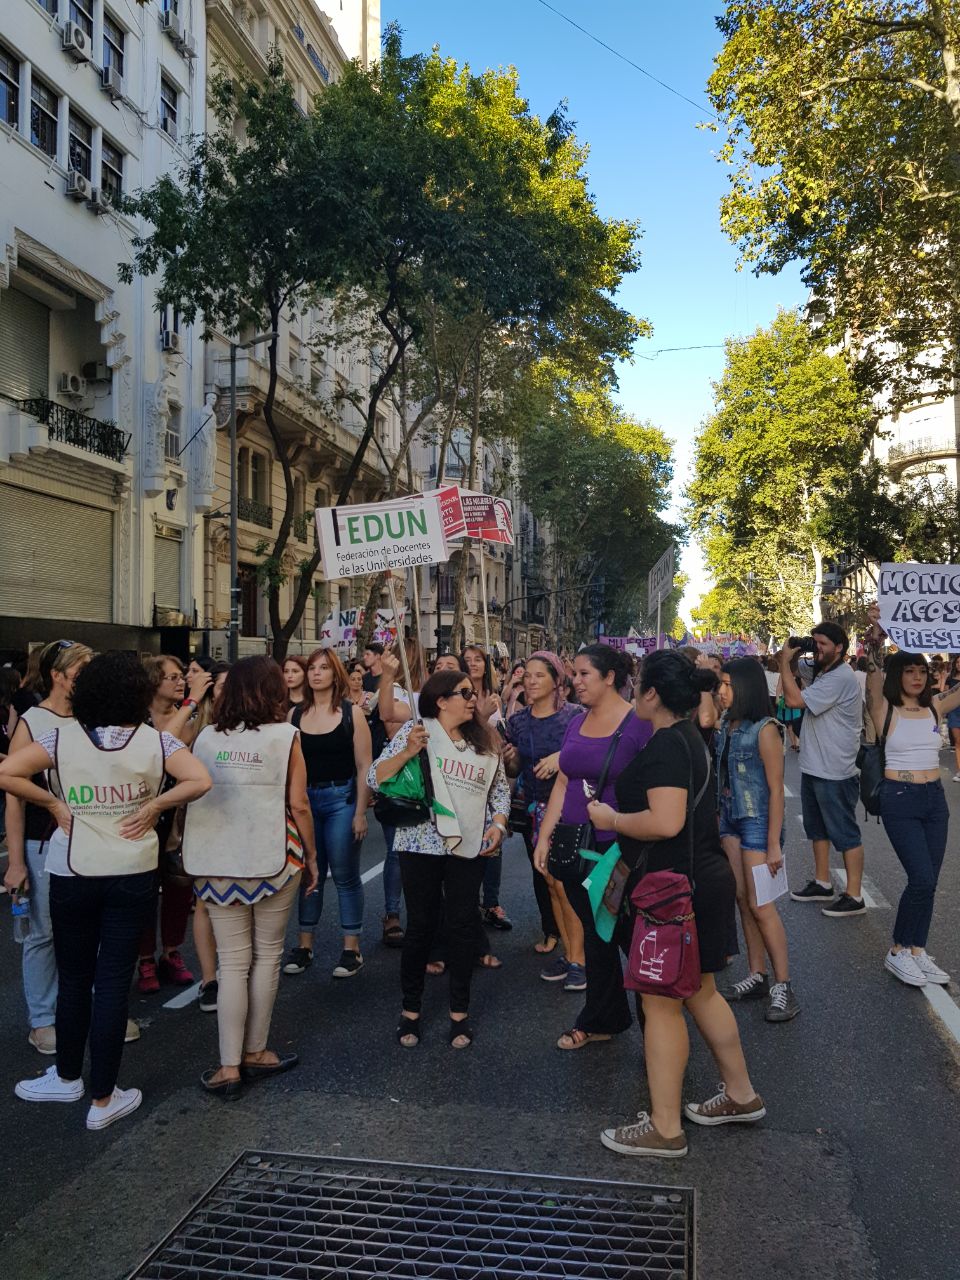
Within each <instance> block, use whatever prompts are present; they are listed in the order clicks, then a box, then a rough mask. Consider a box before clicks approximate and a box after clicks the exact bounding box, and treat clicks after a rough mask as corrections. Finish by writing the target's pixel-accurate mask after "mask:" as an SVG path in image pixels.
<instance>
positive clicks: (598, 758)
mask: <svg viewBox="0 0 960 1280" xmlns="http://www.w3.org/2000/svg"><path fill="white" fill-rule="evenodd" d="M584 719H585V717H577V719H576V720H573V721H571V722H570V724H569V726H568V727H567V732H566V734H565V735H564V739H563V746H562V747H561V748H560V768H561V769H562V770H563V772H564V773H565V774H566V777H567V792H566V795H565V796H564V798H563V810H562V812H561V814H560V821H561V822H575V823H581V822H586V821H587V820H588V818H587V797H586V796H585V795H584V791H583V783H584V780H586V781H587V782H588V783H589V784H590V785H591V786H592V787H595V786H596V785H597V782H598V781H599V778H600V774H601V772H602V770H603V762H604V760H606V758H607V752H608V751H609V749H610V738H611V737H612V736H613V735H612V734H611V735H609V736H608V737H606V738H585V737H584V736H583V734H582V733H581V732H580V729H581V726H582V725H583V722H584ZM652 737H653V730H652V728H651V727H650V725H649V724H648V723H647V721H646V720H641V719H640V718H639V717H638V716H637V715H636V714H635V713H633V712H631V713H630V714H629V715H628V716H627V719H626V721H625V722H624V724H623V732H622V733H621V735H620V741H619V743H618V744H617V749H616V751H615V753H614V756H613V759H612V760H611V762H610V768H609V769H608V770H607V780H606V782H605V784H604V788H603V795H602V796H598V797H597V798H598V799H600V800H602V801H603V802H604V804H609V805H612V806H613V808H614V809H616V807H617V797H616V793H615V791H614V783H615V782H616V780H617V778H618V777H619V775H620V773H621V772H622V771H623V770H624V769H625V768H626V767H627V765H628V764H629V763H630V761H631V760H633V759H634V757H635V756H636V755H637V754H638V752H640V751H642V750H643V748H644V747H645V746H646V745H647V743H648V742H649V741H650V739H651V738H652ZM615 838H616V837H615V833H614V832H613V831H598V832H597V839H598V840H613V839H615Z"/></svg>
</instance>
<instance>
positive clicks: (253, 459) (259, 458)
mask: <svg viewBox="0 0 960 1280" xmlns="http://www.w3.org/2000/svg"><path fill="white" fill-rule="evenodd" d="M250 497H251V498H252V499H253V500H254V502H263V503H265V502H266V501H267V459H266V458H265V457H264V456H263V454H262V453H253V452H251V454H250Z"/></svg>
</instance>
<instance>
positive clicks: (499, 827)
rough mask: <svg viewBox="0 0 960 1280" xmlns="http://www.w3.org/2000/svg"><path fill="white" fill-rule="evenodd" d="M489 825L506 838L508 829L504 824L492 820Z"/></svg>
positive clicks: (508, 832)
mask: <svg viewBox="0 0 960 1280" xmlns="http://www.w3.org/2000/svg"><path fill="white" fill-rule="evenodd" d="M490 825H491V826H492V827H496V828H497V830H498V831H502V832H503V834H504V835H505V836H508V835H509V834H510V828H509V827H508V826H507V825H506V823H503V822H497V821H496V819H494V821H493V822H491V824H490Z"/></svg>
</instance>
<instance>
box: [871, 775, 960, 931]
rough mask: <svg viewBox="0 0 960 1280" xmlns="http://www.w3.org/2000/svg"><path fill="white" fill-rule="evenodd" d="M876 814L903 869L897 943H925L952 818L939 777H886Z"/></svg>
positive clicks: (894, 929) (895, 925)
mask: <svg viewBox="0 0 960 1280" xmlns="http://www.w3.org/2000/svg"><path fill="white" fill-rule="evenodd" d="M880 820H881V822H882V823H883V829H884V831H886V833H887V835H888V836H889V838H890V843H891V844H892V845H893V851H894V853H895V854H896V855H897V857H898V858H899V859H900V862H901V863H902V865H903V869H904V871H906V873H907V887H906V888H905V889H904V891H903V894H902V895H901V898H900V905H899V907H898V908H897V919H896V922H895V923H894V926H893V940H894V942H895V943H897V944H898V946H901V947H925V946H926V945H927V934H928V933H929V932H930V920H931V918H932V917H933V899H934V895H935V894H936V892H937V880H938V879H939V876H940V867H941V866H942V864H943V855H944V851H945V850H946V847H947V825H948V823H949V820H950V812H949V810H948V808H947V798H946V796H945V795H944V794H943V783H942V782H893V781H892V780H891V779H890V778H884V780H883V783H882V785H881V787H880Z"/></svg>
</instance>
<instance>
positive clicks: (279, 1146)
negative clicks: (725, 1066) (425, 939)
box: [0, 752, 960, 1280]
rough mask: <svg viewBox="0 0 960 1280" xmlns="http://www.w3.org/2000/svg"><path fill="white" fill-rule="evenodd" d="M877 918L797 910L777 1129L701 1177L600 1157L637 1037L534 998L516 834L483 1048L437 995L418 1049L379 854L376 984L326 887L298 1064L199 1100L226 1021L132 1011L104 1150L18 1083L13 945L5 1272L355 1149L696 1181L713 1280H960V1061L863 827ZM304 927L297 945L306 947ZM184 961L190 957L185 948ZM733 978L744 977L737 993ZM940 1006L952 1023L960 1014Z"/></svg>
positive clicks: (768, 1040) (370, 922) (113, 1245)
mask: <svg viewBox="0 0 960 1280" xmlns="http://www.w3.org/2000/svg"><path fill="white" fill-rule="evenodd" d="M942 760H943V764H944V779H945V784H946V786H947V790H948V795H949V798H950V807H951V811H952V816H953V828H952V833H951V840H950V847H949V849H948V855H947V860H946V864H945V867H944V871H943V876H942V879H941V887H940V892H939V898H938V907H937V912H936V915H935V918H934V927H933V932H932V936H931V939H930V944H929V947H930V951H931V953H932V954H933V955H934V956H935V957H936V958H937V960H938V962H939V963H941V964H942V965H943V966H944V967H945V968H947V969H948V970H950V971H952V972H954V973H956V974H957V975H958V977H960V929H958V923H960V905H958V904H960V868H958V858H957V849H958V839H960V784H954V783H953V782H952V781H951V780H950V778H951V775H952V773H953V769H952V768H948V767H947V766H948V764H949V763H951V762H950V761H948V758H947V753H946V752H945V753H944V755H943V757H942ZM787 783H788V787H789V789H790V791H791V792H792V793H793V795H792V796H791V797H790V798H788V801H787V862H788V872H789V877H790V881H791V884H792V885H793V886H794V887H797V886H798V885H800V884H802V883H803V882H805V881H806V879H807V878H808V876H809V875H810V872H811V858H810V854H809V852H808V847H807V845H806V844H805V842H804V839H803V834H802V830H801V827H800V823H799V821H798V816H797V815H798V813H799V800H798V799H797V798H795V797H796V796H798V795H799V775H798V773H797V766H796V759H795V757H793V756H792V755H791V756H790V757H789V759H788V761H787ZM865 831H866V847H867V874H868V878H869V880H868V886H867V887H868V892H869V894H870V897H871V900H872V901H873V903H874V904H875V905H873V906H872V907H871V909H870V910H869V911H868V912H867V914H866V916H863V917H859V918H856V919H847V920H831V919H827V918H826V917H824V916H822V915H821V914H820V911H819V909H818V908H817V907H816V906H811V905H801V904H798V903H794V902H790V901H786V903H785V905H784V907H783V911H784V918H785V920H786V923H787V929H788V934H789V938H790V942H791V951H792V962H793V977H794V987H795V990H796V991H797V994H798V996H799V998H800V1001H801V1003H802V1006H803V1011H802V1013H801V1014H800V1016H799V1017H798V1018H797V1019H795V1020H794V1021H793V1022H792V1023H789V1024H786V1025H782V1026H771V1025H769V1024H767V1023H766V1022H764V1021H763V1016H762V1005H748V1006H744V1007H741V1008H739V1009H738V1013H737V1017H738V1020H739V1022H740V1026H741V1030H742V1035H743V1039H744V1045H745V1049H746V1052H747V1057H748V1061H749V1063H750V1067H751V1073H752V1074H753V1077H754V1080H755V1083H756V1084H757V1087H758V1088H759V1090H760V1092H761V1093H762V1095H763V1097H764V1099H765V1101H766V1105H767V1108H768V1116H767V1118H766V1120H765V1121H764V1122H763V1123H762V1124H761V1125H758V1126H755V1127H751V1128H747V1127H743V1128H736V1127H732V1128H726V1129H698V1128H696V1127H695V1126H692V1125H691V1126H689V1133H688V1136H689V1140H690V1154H689V1156H688V1157H687V1158H686V1159H685V1160H681V1161H674V1162H666V1161H663V1162H659V1161H652V1160H636V1159H634V1160H631V1159H627V1158H624V1157H622V1156H617V1155H616V1154H614V1153H612V1152H608V1151H606V1150H605V1149H604V1148H603V1147H601V1145H600V1142H599V1132H600V1130H601V1128H603V1127H604V1126H606V1125H608V1124H610V1123H621V1122H623V1121H625V1120H628V1119H630V1118H631V1117H632V1116H633V1114H634V1113H635V1112H636V1111H637V1110H639V1109H640V1108H641V1107H645V1106H646V1105H647V1098H646V1094H645V1085H644V1074H643V1065H642V1041H641V1036H640V1032H639V1029H638V1028H637V1027H636V1026H635V1027H633V1028H632V1029H631V1030H630V1031H629V1032H628V1033H626V1034H624V1035H623V1036H621V1037H619V1039H618V1040H617V1041H615V1042H613V1043H610V1044H606V1045H592V1046H589V1047H588V1048H586V1049H584V1050H581V1051H580V1052H577V1053H563V1052H560V1051H559V1050H557V1049H556V1048H554V1042H555V1040H556V1037H557V1035H558V1034H559V1033H560V1032H561V1031H563V1030H564V1029H565V1028H567V1027H568V1026H570V1025H571V1023H572V1021H573V1016H574V1014H575V1012H576V1009H577V1007H578V997H577V996H576V995H572V994H565V993H564V992H562V991H561V990H558V989H557V986H556V985H555V984H551V985H548V984H546V983H544V982H541V981H539V980H538V977H537V974H538V969H539V967H540V964H541V960H540V958H539V957H538V956H537V955H535V953H534V952H533V942H534V941H535V940H536V937H537V931H536V923H537V921H536V915H535V910H534V902H533V893H532V888H531V881H530V875H531V873H530V869H529V864H528V862H527V859H526V857H525V855H524V852H523V848H522V845H521V843H520V841H519V840H516V839H514V840H512V841H511V842H510V844H509V845H508V847H507V851H506V853H505V859H506V862H505V866H504V876H503V890H502V900H503V902H504V904H505V906H506V907H507V909H508V911H509V914H510V916H511V917H512V919H513V920H514V924H515V927H514V929H513V931H512V932H510V933H497V934H494V935H493V943H494V950H495V951H496V953H497V954H498V955H499V956H500V957H501V958H502V959H503V962H504V966H503V968H502V969H501V970H499V971H496V972H489V971H478V973H477V975H476V982H475V987H474V1006H473V1011H472V1013H473V1020H474V1023H475V1026H476V1031H477V1038H476V1041H475V1043H474V1045H473V1046H472V1048H471V1049H469V1050H467V1051H465V1052H459V1053H458V1052H455V1051H452V1050H451V1049H450V1048H449V1047H448V1045H447V1040H446V1016H445V1008H444V994H445V980H444V979H429V980H428V981H429V982H430V984H431V985H430V986H429V988H428V1001H427V1004H426V1007H425V1013H426V1021H425V1028H426V1030H425V1035H424V1040H423V1043H422V1044H421V1046H420V1048H419V1049H417V1050H415V1051H405V1050H402V1049H400V1048H399V1047H398V1046H397V1045H396V1043H395V1041H394V1036H393V1028H394V1025H395V1020H396V1015H397V1012H398V1007H399V999H398V997H399V990H398V974H397V970H398V954H397V953H396V952H393V951H388V950H386V949H384V948H383V947H382V946H381V945H380V943H379V916H380V914H381V911H382V901H383V899H382V879H381V878H380V876H379V873H378V872H377V870H376V868H377V866H378V864H379V863H380V862H381V860H382V857H383V845H382V840H381V839H380V838H379V832H377V833H376V834H374V835H371V836H370V837H369V838H368V841H367V843H366V846H365V849H364V855H363V861H364V868H365V870H366V871H368V872H370V873H371V875H370V879H369V882H368V884H367V886H366V888H367V905H366V925H367V931H368V940H367V942H366V945H365V957H366V965H365V968H364V970H363V972H362V973H361V974H360V975H359V976H358V977H356V978H354V979H350V980H347V981H343V980H341V981H335V980H333V979H332V978H331V976H330V972H331V969H332V968H333V965H334V963H335V962H336V959H337V956H338V954H339V935H338V932H337V929H336V914H335V893H334V892H333V886H332V883H331V882H328V885H327V897H326V902H325V905H324V914H323V920H322V923H321V926H320V930H319V937H318V952H317V959H316V961H315V963H314V966H313V968H312V969H311V970H309V971H308V972H307V973H306V974H304V975H303V976H301V977H299V978H290V977H284V978H282V979H281V988H280V994H279V998H278V1001H277V1007H276V1012H275V1016H274V1036H273V1044H274V1047H276V1048H280V1049H285V1048H288V1047H295V1048H296V1049H297V1050H298V1051H299V1053H300V1056H301V1065H300V1067H299V1068H298V1069H297V1070H295V1071H293V1072H291V1073H290V1074H289V1075H286V1076H283V1077H279V1078H277V1079H276V1080H273V1081H270V1082H266V1083H262V1084H259V1085H257V1086H254V1087H251V1088H250V1089H249V1090H248V1091H247V1093H246V1094H245V1095H244V1097H243V1098H242V1099H241V1100H240V1101H239V1102H238V1103H235V1104H232V1105H224V1104H223V1103H222V1102H221V1101H220V1100H219V1099H215V1098H210V1097H207V1096H205V1095H204V1094H203V1093H202V1092H201V1090H200V1087H199V1075H200V1072H201V1071H202V1070H203V1069H204V1068H206V1067H208V1066H211V1065H214V1064H215V1062H216V1044H217V1037H216V1018H215V1017H214V1016H213V1015H209V1014H203V1013H201V1012H200V1011H199V1009H198V1007H197V1005H196V1003H191V1004H189V1005H181V1006H180V1007H170V1006H169V1004H168V1002H169V1001H170V1000H171V999H173V998H174V997H175V996H176V995H177V992H176V991H175V990H174V989H172V988H164V989H163V990H162V991H161V993H160V994H159V995H156V996H151V997H141V996H139V995H138V994H136V992H134V994H133V996H132V999H131V1014H132V1016H134V1017H136V1018H137V1019H138V1021H139V1022H140V1024H141V1027H142V1031H143V1034H142V1038H141V1040H140V1042H139V1043H137V1044H135V1045H132V1046H128V1048H127V1050H126V1052H125V1054H124V1062H123V1068H122V1072H121V1080H120V1083H121V1084H122V1085H137V1086H138V1087H140V1088H141V1089H142V1090H143V1092H144V1104H143V1107H142V1108H141V1110H140V1111H139V1112H138V1113H137V1114H136V1115H135V1116H134V1117H132V1118H130V1119H126V1120H123V1121H120V1122H119V1123H117V1124H116V1125H115V1126H113V1127H112V1128H110V1129H108V1130H106V1131H104V1132H103V1133H89V1132H87V1130H86V1129H85V1127H84V1123H83V1121H84V1116H85V1113H86V1106H85V1104H84V1105H76V1106H72V1107H65V1106H30V1105H28V1104H26V1103H23V1102H20V1101H19V1100H17V1099H16V1098H15V1097H14V1094H13V1086H14V1083H15V1082H16V1080H17V1079H19V1078H21V1077H23V1076H27V1075H30V1074H32V1073H35V1072H37V1073H38V1072H39V1071H41V1070H42V1069H43V1068H44V1067H46V1066H47V1065H49V1061H50V1060H49V1059H41V1058H40V1057H39V1056H38V1055H37V1054H36V1053H35V1052H34V1051H33V1050H32V1049H31V1048H30V1047H29V1046H28V1045H27V1043H26V1033H27V1028H26V1024H25V1020H24V1013H23V1007H22V997H21V991H20V981H19V970H18V963H19V959H18V953H17V948H16V947H15V944H14V943H13V941H12V931H11V929H10V928H9V926H8V925H7V923H6V921H5V920H4V921H3V928H2V929H0V975H2V977H0V1027H2V1035H3V1043H4V1044H5V1045H6V1052H5V1053H4V1055H3V1075H2V1088H0V1170H2V1174H0V1176H2V1182H3V1188H4V1195H3V1197H2V1201H0V1232H2V1235H0V1276H3V1277H5V1278H6V1280H119V1278H120V1277H123V1276H125V1275H127V1274H128V1273H129V1271H130V1270H131V1269H132V1268H133V1267H134V1266H135V1265H136V1264H137V1263H138V1262H139V1261H140V1260H141V1259H142V1258H143V1257H144V1256H145V1255H146V1254H147V1253H148V1252H149V1250H150V1249H151V1248H152V1247H153V1246H154V1245H155V1244H156V1243H157V1241H158V1240H159V1239H161V1238H162V1236H163V1235H164V1234H165V1233H166V1232H167V1231H168V1230H169V1229H170V1228H171V1227H172V1226H173V1225H174V1224H175V1223H176V1221H177V1220H178V1219H179V1218H180V1217H181V1216H182V1215H183V1214H184V1213H185V1212H186V1210H187V1209H188V1208H189V1207H190V1205H191V1204H192V1203H194V1202H195V1201H196V1199H197V1198H198V1197H199V1196H200V1195H201V1194H202V1193H203V1192H204V1191H205V1190H206V1188H207V1187H208V1186H209V1185H210V1184H211V1183H212V1182H213V1181H214V1180H215V1179H216V1178H217V1177H218V1176H219V1175H220V1174H221V1173H222V1172H223V1170H224V1169H225V1168H226V1167H227V1165H228V1164H229V1163H230V1162H231V1161H232V1160H233V1159H235V1157H236V1156H237V1155H238V1154H239V1153H240V1152H242V1151H244V1150H245V1149H269V1150H274V1151H290V1152H308V1153H317V1154H326V1155H346V1156H350V1157H354V1158H358V1159H364V1158H367V1159H380V1160H384V1159H385V1160H398V1161H410V1162H418V1163H426V1164H442V1165H453V1166H458V1167H466V1168H475V1169H499V1170H510V1171H513V1170H515V1171H519V1172H538V1173H548V1174H563V1175H569V1176H573V1177H577V1176H582V1177H585V1178H586V1177H589V1178H612V1179H627V1180H631V1181H637V1182H648V1183H660V1184H670V1185H676V1186H685V1187H694V1188H696V1191H697V1193H698V1209H699V1220H698V1232H699V1262H700V1271H699V1275H700V1277H701V1278H702V1280H741V1278H742V1280H768V1278H771V1280H772V1278H773V1277H776V1278H777V1280H801V1278H803V1280H807V1278H808V1277H817V1280H867V1278H871V1280H873V1278H875V1280H955V1278H956V1277H958V1276H960V1221H958V1214H957V1203H958V1200H957V1195H958V1190H960V1162H958V1159H957V1134H958V1132H960V1099H958V1086H960V1044H958V1042H957V1040H956V1039H954V1037H953V1036H952V1035H951V1034H950V1033H949V1031H948V1030H947V1029H946V1027H945V1025H944V1022H943V1021H942V1020H941V1018H940V1017H939V1015H938V1014H937V1012H936V1011H935V1009H934V1007H933V1006H932V1004H931V1003H930V1001H929V1000H928V999H927V998H926V997H925V995H924V994H923V992H921V991H917V990H913V989H909V988H906V987H904V986H902V985H901V984H900V983H899V982H897V981H896V979H894V978H893V977H892V976H891V975H889V974H887V973H886V972H885V971H884V969H883V967H882V962H883V956H884V951H885V948H886V947H887V946H888V945H889V937H890V930H891V927H892V923H893V906H891V904H894V905H895V904H896V901H897V898H898V896H899V892H900V889H901V887H902V884H903V874H902V871H901V868H900V865H899V863H898V862H897V860H896V858H895V857H894V855H893V852H892V850H891V849H890V847H889V845H888V843H887V841H886V839H885V837H884V834H883V831H882V828H880V827H879V825H878V824H877V823H876V821H871V822H870V823H869V825H868V826H865ZM295 927H296V925H295V920H294V921H292V922H291V927H290V936H291V938H292V935H293V932H294V930H295ZM186 951H187V953H188V955H189V954H191V953H190V949H189V947H188V948H186ZM744 971H745V970H744V964H743V962H742V961H737V962H736V963H735V965H734V967H733V968H732V969H731V970H730V971H729V976H730V978H731V979H734V978H737V977H740V976H742V974H743V972H744ZM957 990H958V985H957V984H955V985H953V986H951V987H949V988H947V989H946V991H947V996H948V997H949V1000H950V1003H949V1005H945V1008H946V1012H947V1015H948V1018H949V1016H950V1014H951V1010H952V1011H953V1013H952V1016H953V1018H954V1020H960V1010H958V1008H957V1006H956V1004H954V1003H953V1000H954V999H955V998H956V993H957ZM715 1088H716V1073H715V1069H714V1067H713V1064H712V1061H711V1059H710V1058H709V1055H708V1054H707V1053H706V1051H705V1049H704V1047H703V1045H702V1044H701V1043H700V1042H699V1041H698V1040H697V1039H696V1037H695V1035H694V1037H693V1038H692V1055H691V1062H690V1068H689V1072H688V1079H687V1096H688V1097H689V1098H692V1099H699V1098H703V1097H706V1096H709V1095H710V1094H712V1093H713V1092H715Z"/></svg>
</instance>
